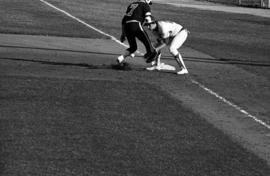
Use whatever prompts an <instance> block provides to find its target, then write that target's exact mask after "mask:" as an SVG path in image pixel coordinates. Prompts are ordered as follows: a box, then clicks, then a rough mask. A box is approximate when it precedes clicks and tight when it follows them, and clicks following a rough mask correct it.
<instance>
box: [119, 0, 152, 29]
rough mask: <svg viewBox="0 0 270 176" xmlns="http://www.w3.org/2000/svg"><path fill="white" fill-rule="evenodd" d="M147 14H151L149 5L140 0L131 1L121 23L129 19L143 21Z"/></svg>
mask: <svg viewBox="0 0 270 176" xmlns="http://www.w3.org/2000/svg"><path fill="white" fill-rule="evenodd" d="M147 16H151V10H150V6H149V5H148V4H147V3H145V2H142V1H137V2H133V3H131V4H130V5H129V6H128V7H127V10H126V14H125V16H124V18H123V20H122V24H125V23H126V22H127V21H131V20H135V21H138V22H140V23H143V22H144V20H145V18H146V17H147Z"/></svg>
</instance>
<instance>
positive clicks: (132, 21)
mask: <svg viewBox="0 0 270 176" xmlns="http://www.w3.org/2000/svg"><path fill="white" fill-rule="evenodd" d="M126 23H140V22H139V21H137V20H129V21H126Z"/></svg>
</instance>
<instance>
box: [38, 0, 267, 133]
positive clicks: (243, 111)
mask: <svg viewBox="0 0 270 176" xmlns="http://www.w3.org/2000/svg"><path fill="white" fill-rule="evenodd" d="M40 1H41V2H43V3H44V4H46V5H48V6H50V7H52V8H54V9H55V10H57V11H60V12H62V13H64V14H65V15H67V16H69V17H70V18H72V19H74V20H76V21H78V22H79V23H81V24H83V25H85V26H87V27H89V28H91V29H93V30H95V31H97V32H99V33H100V34H103V35H105V36H107V37H109V38H110V39H111V40H113V41H115V42H116V43H118V44H120V45H122V46H124V47H128V46H127V45H126V44H124V43H122V42H120V41H119V40H117V39H116V38H115V37H113V36H112V35H110V34H107V33H105V32H103V31H101V30H99V29H97V28H95V27H93V26H91V25H89V24H87V23H86V22H84V21H82V20H81V19H79V18H77V17H75V16H73V15H71V14H70V13H68V12H66V11H64V10H62V9H59V8H58V7H56V6H54V5H52V4H50V3H49V2H47V1H44V0H40ZM191 82H192V83H193V84H196V85H198V86H199V87H201V88H202V89H203V90H205V91H206V92H208V93H209V94H211V95H213V96H215V97H216V98H218V99H219V100H221V101H223V102H224V103H226V104H227V105H229V106H231V107H233V108H235V109H236V110H238V111H239V112H241V113H243V114H244V115H246V116H248V117H250V118H251V119H253V120H254V121H255V122H257V123H259V124H261V125H262V126H264V127H266V128H267V129H269V130H270V125H268V124H267V123H265V122H264V121H262V120H260V119H258V118H257V117H255V116H253V115H251V114H250V113H248V112H247V111H246V110H244V109H242V108H241V107H239V106H237V105H235V104H234V103H232V102H230V101H228V100H227V99H225V98H223V97H222V96H220V95H218V94H217V93H215V92H214V91H212V90H211V89H209V88H207V87H205V86H204V85H202V84H201V83H199V82H197V81H195V80H193V79H191Z"/></svg>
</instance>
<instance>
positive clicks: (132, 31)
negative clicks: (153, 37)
mask: <svg viewBox="0 0 270 176" xmlns="http://www.w3.org/2000/svg"><path fill="white" fill-rule="evenodd" d="M125 33H126V37H127V40H128V43H129V48H128V49H127V50H128V51H129V52H130V53H134V52H135V51H136V50H137V42H136V38H138V39H139V40H140V41H141V42H142V43H143V44H144V46H145V49H146V52H147V53H153V52H154V48H153V46H152V44H151V41H150V39H149V37H148V35H147V33H146V32H145V31H144V30H143V28H142V26H141V24H140V23H139V22H130V23H127V24H126V25H125Z"/></svg>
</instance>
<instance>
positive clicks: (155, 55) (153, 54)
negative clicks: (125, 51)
mask: <svg viewBox="0 0 270 176" xmlns="http://www.w3.org/2000/svg"><path fill="white" fill-rule="evenodd" d="M157 57H158V53H157V52H156V51H154V52H153V53H151V55H150V56H149V57H148V58H147V59H146V63H151V62H153V61H155V60H156V58H157Z"/></svg>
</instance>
